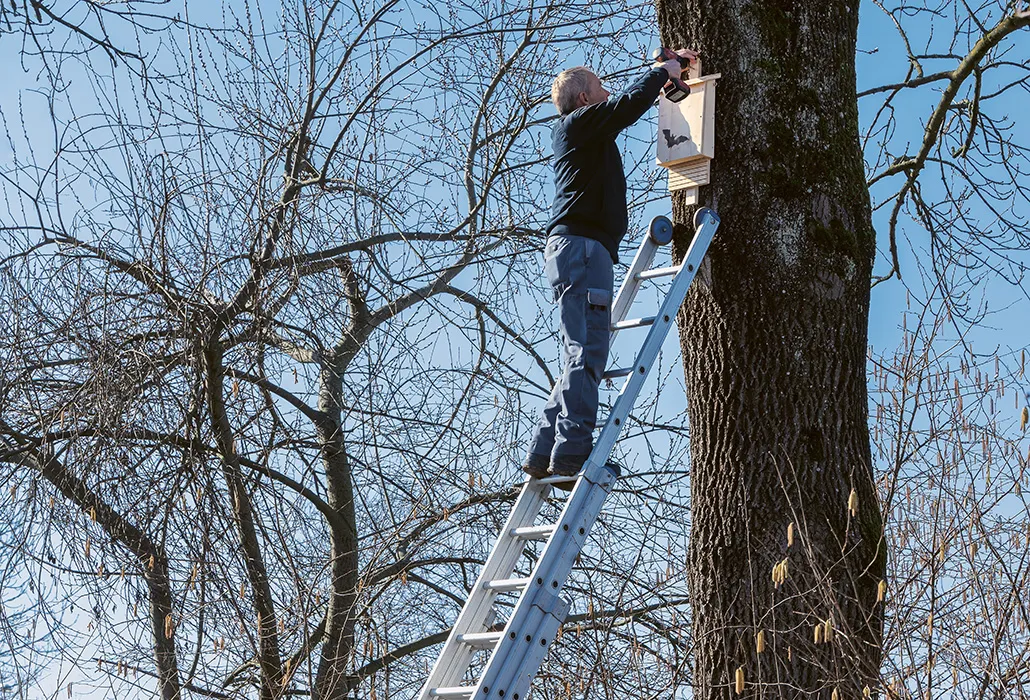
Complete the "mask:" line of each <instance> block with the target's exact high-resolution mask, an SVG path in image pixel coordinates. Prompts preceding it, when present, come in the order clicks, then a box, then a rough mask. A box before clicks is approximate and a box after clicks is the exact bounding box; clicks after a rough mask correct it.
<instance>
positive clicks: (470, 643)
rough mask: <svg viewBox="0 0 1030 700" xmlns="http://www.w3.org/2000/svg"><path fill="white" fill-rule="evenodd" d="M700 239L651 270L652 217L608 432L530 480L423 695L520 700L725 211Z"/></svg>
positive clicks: (618, 305)
mask: <svg viewBox="0 0 1030 700" xmlns="http://www.w3.org/2000/svg"><path fill="white" fill-rule="evenodd" d="M694 225H695V229H696V231H695V234H694V239H693V241H692V242H691V244H690V247H689V248H688V249H687V255H686V257H685V258H684V260H683V262H682V263H681V264H679V265H674V266H672V267H665V268H655V269H648V268H649V266H650V265H651V262H652V261H653V260H654V256H655V253H656V252H657V249H658V247H659V246H661V245H666V244H667V243H669V242H670V241H671V240H672V222H671V221H669V219H667V218H665V217H664V216H659V217H655V218H654V219H653V220H652V221H651V225H650V230H649V233H648V235H647V236H646V237H645V239H644V242H643V243H642V244H641V246H640V248H639V249H638V251H637V254H636V256H635V257H634V259H633V263H632V264H631V265H630V268H629V271H628V272H627V274H626V278H625V280H624V281H623V283H622V286H621V287H620V288H619V293H618V294H617V295H616V297H615V302H614V303H613V304H612V321H611V332H612V340H613V341H614V337H615V335H616V334H617V333H618V332H619V331H622V330H628V329H630V328H640V327H644V326H650V331H649V332H648V334H647V338H646V340H644V344H643V346H642V347H641V349H640V352H639V353H638V355H637V357H636V361H635V362H634V363H633V365H632V366H630V367H626V368H622V369H612V370H609V371H607V372H605V373H604V378H605V379H611V378H615V377H626V382H625V384H623V386H622V390H621V391H620V392H619V396H618V398H617V399H616V400H615V404H614V405H613V406H612V410H611V413H609V415H608V418H607V420H606V421H605V423H604V427H603V428H602V429H601V434H600V435H599V436H598V438H597V440H596V442H595V443H594V448H593V451H592V452H591V453H590V457H589V458H588V459H587V462H586V464H585V465H584V466H583V470H582V471H581V472H580V473H579V474H577V475H576V476H571V477H559V476H553V477H547V478H545V479H534V478H532V477H530V478H527V479H526V482H525V484H524V485H523V487H522V492H521V493H520V494H519V496H518V498H517V499H516V501H515V505H514V506H513V507H512V510H511V515H509V516H508V520H507V522H506V523H505V525H504V529H502V530H501V532H500V534H499V535H498V537H497V541H496V543H495V544H494V547H493V551H492V552H491V553H490V556H489V558H488V559H487V560H486V563H485V564H484V565H483V570H482V572H480V574H479V578H478V579H477V580H476V583H475V585H474V586H473V588H472V592H471V594H470V595H469V598H468V600H467V601H466V602H465V607H464V608H462V611H461V613H460V614H459V615H458V619H457V621H456V622H455V623H454V627H453V628H451V632H450V635H449V636H448V638H447V641H446V642H445V643H444V647H443V650H442V651H441V652H440V656H439V657H438V658H437V660H436V663H435V664H434V666H433V670H432V671H431V672H430V674H429V679H428V680H427V681H426V684H425V685H424V686H423V688H422V691H421V693H420V695H419V699H420V700H432V699H433V698H446V699H451V700H487V699H488V698H491V699H496V700H520V698H525V696H526V694H527V693H528V692H529V687H530V683H531V682H532V680H533V676H535V675H536V672H537V670H539V668H540V664H541V663H542V662H543V660H544V656H545V655H546V653H547V649H548V646H549V645H550V644H551V643H552V642H553V641H554V638H555V635H556V634H557V632H558V629H559V628H560V627H561V624H562V623H563V622H564V621H565V616H566V615H567V614H568V612H569V607H570V604H569V603H568V602H566V601H565V600H563V599H562V598H561V597H560V596H559V594H560V593H561V590H562V587H563V586H564V585H565V581H566V580H567V579H568V577H569V574H570V573H571V572H572V567H573V564H574V563H575V561H576V557H577V556H578V555H579V553H580V550H581V549H582V548H583V544H584V543H585V541H586V538H587V535H589V534H590V528H591V527H592V526H593V524H594V521H595V520H596V519H597V516H598V514H599V513H600V511H601V506H602V505H603V504H604V500H605V498H606V497H607V496H608V494H609V492H611V490H612V487H613V486H614V484H615V480H616V478H617V477H618V475H617V474H616V473H615V472H614V471H613V470H612V469H610V468H608V467H606V466H605V463H606V462H607V461H608V457H609V456H610V455H611V453H612V450H613V449H614V447H615V441H616V440H617V439H618V437H619V433H620V432H621V431H622V428H623V426H624V425H625V423H626V419H627V417H628V416H629V412H630V410H631V409H632V408H633V404H634V403H635V402H636V398H637V395H638V394H639V393H640V389H641V387H642V386H643V384H644V380H645V379H646V378H647V374H648V371H649V370H650V368H651V366H652V365H653V364H654V361H655V359H656V358H657V356H658V351H659V350H660V349H661V346H662V342H663V341H664V340H665V337H666V335H668V333H669V329H670V328H672V324H673V321H674V319H675V317H676V312H677V311H678V310H679V308H680V307H681V306H682V305H683V300H684V299H685V298H686V296H687V290H688V289H689V288H690V283H691V282H692V281H693V279H694V276H695V275H696V274H697V270H698V268H699V266H700V264H701V260H702V259H703V258H704V256H705V253H706V252H707V250H708V245H709V244H710V243H711V241H712V237H713V236H714V235H715V231H716V229H717V228H718V227H719V217H718V215H717V214H716V213H715V212H714V211H712V210H711V209H708V208H702V209H700V210H698V212H697V214H696V215H695V216H694ZM668 276H673V281H672V285H671V287H670V289H669V291H668V294H667V296H666V297H665V300H664V301H663V302H662V305H661V308H660V309H659V310H658V314H657V315H656V316H651V317H646V318H636V319H628V320H627V319H626V314H627V313H628V312H629V309H630V306H631V305H632V304H633V299H634V298H635V297H636V295H637V292H638V291H639V289H640V286H641V283H642V282H644V281H645V280H650V279H655V278H659V277H668ZM555 484H561V486H562V487H564V488H565V489H569V488H570V485H571V493H570V494H569V497H568V499H567V500H566V502H565V506H564V508H563V509H562V513H561V516H560V517H559V518H558V522H556V523H553V524H548V525H535V524H534V523H535V522H536V518H537V516H538V515H539V513H540V510H541V509H542V508H543V505H544V502H545V501H546V500H547V498H548V496H550V495H551V490H552V488H553V486H554V485H555ZM530 540H546V544H545V545H544V548H543V550H542V551H541V553H540V556H539V558H538V559H537V562H536V565H535V567H534V569H533V573H532V575H531V576H530V577H529V578H512V576H513V575H514V572H515V566H516V564H517V563H518V561H519V558H520V557H521V555H522V553H523V550H524V549H525V546H526V542H527V541H530ZM515 591H519V592H521V595H520V597H519V599H518V602H517V603H516V604H515V607H514V609H513V611H512V615H511V617H510V618H509V620H508V621H507V623H505V624H504V626H503V629H501V630H498V629H496V628H497V627H498V625H495V624H494V616H495V611H494V606H493V604H494V601H495V600H496V598H497V596H498V595H500V594H502V593H510V592H515ZM481 650H492V653H491V654H490V658H489V660H488V661H487V662H486V666H485V668H484V669H483V674H482V676H480V678H479V680H478V681H476V682H475V683H474V684H472V685H461V683H462V681H463V679H464V678H465V676H466V674H467V671H468V670H469V665H470V664H471V663H472V659H473V656H474V655H475V654H476V652H477V651H481Z"/></svg>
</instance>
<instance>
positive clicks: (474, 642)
mask: <svg viewBox="0 0 1030 700" xmlns="http://www.w3.org/2000/svg"><path fill="white" fill-rule="evenodd" d="M503 636H504V632H475V633H470V634H459V635H458V641H459V642H464V643H465V644H468V645H469V646H472V647H476V648H477V649H489V648H490V647H495V646H497V642H499V641H501V637H503Z"/></svg>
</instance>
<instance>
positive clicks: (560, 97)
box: [551, 66, 594, 114]
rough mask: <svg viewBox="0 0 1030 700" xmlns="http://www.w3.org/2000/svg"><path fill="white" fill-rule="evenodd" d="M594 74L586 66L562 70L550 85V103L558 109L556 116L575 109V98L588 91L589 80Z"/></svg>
mask: <svg viewBox="0 0 1030 700" xmlns="http://www.w3.org/2000/svg"><path fill="white" fill-rule="evenodd" d="M593 77H594V72H593V71H592V70H590V69H589V68H587V67H586V66H576V67H575V68H569V69H568V70H563V71H562V72H561V73H559V74H558V77H557V78H555V79H554V83H553V84H552V85H551V102H553V103H554V106H555V107H556V108H557V109H558V114H568V113H569V112H571V111H573V110H574V109H576V98H577V97H579V93H581V92H589V91H590V79H591V78H593Z"/></svg>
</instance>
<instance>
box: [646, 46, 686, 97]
mask: <svg viewBox="0 0 1030 700" xmlns="http://www.w3.org/2000/svg"><path fill="white" fill-rule="evenodd" d="M651 58H653V59H654V60H656V61H671V60H674V59H675V60H677V61H679V62H680V65H681V66H682V67H683V70H687V69H688V68H690V59H689V58H683V56H680V55H679V54H678V53H676V52H675V51H673V50H672V49H667V48H665V47H664V46H662V47H660V48H657V49H655V50H654V51H653V52H652V53H651ZM664 93H665V99H667V100H668V101H669V102H679V101H680V100H682V99H683V98H684V97H686V96H687V95H689V94H690V86H689V85H687V84H686V82H684V81H683V80H681V79H680V78H670V79H669V83H668V84H667V85H666V86H665V88H664Z"/></svg>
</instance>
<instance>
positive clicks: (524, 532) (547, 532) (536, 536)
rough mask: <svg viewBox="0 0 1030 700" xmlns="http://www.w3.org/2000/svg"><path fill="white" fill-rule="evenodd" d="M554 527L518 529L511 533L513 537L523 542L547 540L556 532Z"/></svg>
mask: <svg viewBox="0 0 1030 700" xmlns="http://www.w3.org/2000/svg"><path fill="white" fill-rule="evenodd" d="M554 528H555V526H554V525H534V526H532V527H516V528H514V529H513V530H512V531H511V534H512V537H518V538H521V539H523V540H546V539H547V538H548V537H550V536H551V533H552V532H554Z"/></svg>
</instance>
